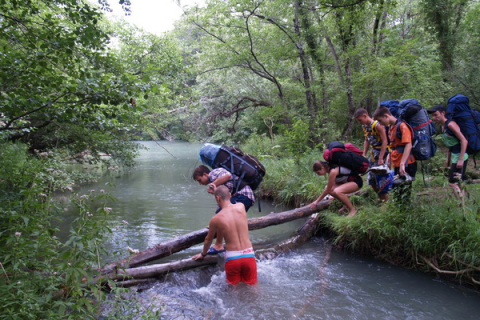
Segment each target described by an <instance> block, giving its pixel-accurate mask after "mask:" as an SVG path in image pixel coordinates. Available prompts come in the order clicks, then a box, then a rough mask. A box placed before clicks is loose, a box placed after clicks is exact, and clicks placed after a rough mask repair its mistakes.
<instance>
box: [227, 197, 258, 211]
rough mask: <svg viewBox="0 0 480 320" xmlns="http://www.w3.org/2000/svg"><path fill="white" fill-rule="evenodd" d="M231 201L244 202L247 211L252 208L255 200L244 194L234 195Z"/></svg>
mask: <svg viewBox="0 0 480 320" xmlns="http://www.w3.org/2000/svg"><path fill="white" fill-rule="evenodd" d="M230 202H231V203H233V204H235V203H237V202H241V203H243V205H244V206H245V211H248V209H250V207H251V206H252V204H253V201H252V200H250V199H249V198H247V197H246V196H244V195H243V194H236V195H234V196H233V197H232V198H230Z"/></svg>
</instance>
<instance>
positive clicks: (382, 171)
mask: <svg viewBox="0 0 480 320" xmlns="http://www.w3.org/2000/svg"><path fill="white" fill-rule="evenodd" d="M369 171H371V172H372V173H373V174H387V173H388V171H389V169H388V167H387V165H385V164H382V165H381V166H374V167H371V168H370V169H369Z"/></svg>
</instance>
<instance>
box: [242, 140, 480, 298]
mask: <svg viewBox="0 0 480 320" xmlns="http://www.w3.org/2000/svg"><path fill="white" fill-rule="evenodd" d="M244 150H245V151H246V152H249V153H253V154H255V155H258V156H259V158H260V159H261V161H262V163H263V164H264V165H265V167H266V168H267V176H266V177H265V180H264V182H263V183H262V194H263V195H264V196H268V197H271V198H273V199H274V200H275V201H276V202H280V203H284V204H289V205H294V206H296V207H298V206H302V205H306V204H308V203H310V202H312V201H313V200H314V199H315V198H316V197H318V195H319V194H320V193H321V191H322V190H323V188H324V186H325V184H326V182H327V181H326V178H325V177H319V176H317V175H315V174H314V173H313V172H312V169H311V167H312V163H313V162H314V161H315V160H323V157H322V154H321V152H320V151H318V150H306V151H304V152H303V153H302V154H292V153H291V152H290V151H289V150H288V149H287V148H285V147H284V143H283V141H282V140H281V139H278V140H277V141H275V142H271V141H269V140H264V139H261V138H259V137H255V138H252V139H251V141H249V142H248V143H246V144H245V145H244ZM444 160H445V155H444V154H443V153H441V152H440V153H439V154H437V155H436V157H435V158H434V159H432V160H431V161H430V163H429V164H430V167H431V168H437V167H440V166H441V164H443V163H444ZM425 169H426V166H425ZM476 170H477V169H474V168H470V167H469V170H468V171H469V172H471V173H473V174H477V172H478V171H476ZM419 171H420V170H419ZM425 171H426V170H425ZM429 172H430V173H429V174H428V175H426V176H425V178H426V180H425V181H424V180H423V176H422V174H421V172H419V173H418V174H417V180H416V181H415V182H414V191H413V196H412V201H411V206H410V208H409V209H408V210H401V209H399V208H398V207H397V206H395V204H394V203H393V202H392V201H389V202H387V203H384V204H382V205H378V204H376V200H377V196H376V194H375V193H374V192H373V190H372V189H371V188H370V187H369V186H368V185H367V184H366V183H365V184H364V187H363V188H362V190H364V191H368V192H367V194H366V195H364V196H352V197H351V200H352V202H353V204H354V206H355V207H356V208H357V209H358V213H357V215H356V216H354V217H352V218H346V217H345V216H343V215H340V214H338V213H337V211H338V209H339V208H340V206H341V205H340V203H339V202H338V201H334V202H333V204H332V206H330V208H329V210H327V211H325V212H322V215H323V217H324V219H322V226H321V227H322V228H326V229H328V230H330V231H331V233H332V234H333V241H334V242H335V243H337V244H339V245H341V246H342V247H343V248H345V249H347V250H351V251H354V252H357V253H362V254H368V255H373V256H374V257H376V258H379V259H382V260H385V261H388V262H390V263H392V264H395V265H400V266H403V267H407V268H411V269H417V270H422V271H426V272H436V273H438V274H439V275H441V276H444V277H454V278H455V279H457V280H459V281H460V282H462V283H464V284H467V285H469V286H471V287H474V288H476V289H480V209H479V208H478V207H479V204H478V200H477V199H479V198H480V184H465V185H464V186H463V188H464V189H465V190H466V191H467V194H468V196H467V197H465V199H464V201H463V202H462V201H460V200H457V199H455V197H454V195H453V192H452V189H451V188H450V186H449V185H448V181H447V178H446V177H445V175H444V173H443V172H442V171H441V170H429ZM364 179H365V178H364Z"/></svg>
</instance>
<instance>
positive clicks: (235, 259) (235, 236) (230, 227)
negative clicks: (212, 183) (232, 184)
mask: <svg viewBox="0 0 480 320" xmlns="http://www.w3.org/2000/svg"><path fill="white" fill-rule="evenodd" d="M214 196H215V201H216V202H217V204H218V205H219V206H220V208H221V210H220V211H219V212H218V214H216V215H214V216H213V218H212V219H211V220H210V224H209V229H208V234H207V236H206V237H205V242H204V244H203V250H202V252H201V253H199V254H197V255H195V256H193V257H192V259H193V260H201V259H203V258H204V257H205V256H206V255H207V251H208V250H209V248H210V245H211V244H212V241H213V237H214V236H215V233H217V234H223V235H224V238H225V249H226V250H227V251H226V252H225V274H226V276H227V282H228V283H230V284H234V285H235V284H238V283H239V282H240V281H242V282H245V283H247V284H256V283H257V262H256V260H255V254H254V251H253V248H252V243H251V242H250V238H249V235H248V220H247V212H246V211H245V207H244V206H243V205H242V204H240V203H237V204H233V203H231V201H230V197H231V195H230V191H229V190H228V188H227V187H226V186H219V187H217V188H216V190H215V192H214Z"/></svg>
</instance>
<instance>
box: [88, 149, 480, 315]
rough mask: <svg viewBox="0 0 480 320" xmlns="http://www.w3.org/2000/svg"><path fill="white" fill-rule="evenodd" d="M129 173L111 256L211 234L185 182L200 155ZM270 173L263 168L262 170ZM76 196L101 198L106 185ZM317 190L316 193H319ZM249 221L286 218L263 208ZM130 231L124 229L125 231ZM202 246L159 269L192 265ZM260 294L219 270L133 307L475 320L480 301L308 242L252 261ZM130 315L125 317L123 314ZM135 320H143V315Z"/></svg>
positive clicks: (181, 281) (283, 234)
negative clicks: (180, 262)
mask: <svg viewBox="0 0 480 320" xmlns="http://www.w3.org/2000/svg"><path fill="white" fill-rule="evenodd" d="M142 144H143V145H145V146H147V147H149V150H148V151H142V153H141V156H140V157H139V158H138V165H137V167H136V168H134V169H133V170H130V171H128V172H126V173H123V174H117V177H116V178H115V179H114V180H115V181H114V182H115V184H116V188H114V189H111V190H109V192H111V193H112V194H113V195H114V196H115V197H116V198H117V200H116V201H115V202H114V203H112V204H109V206H111V207H112V208H113V210H112V215H111V224H112V226H118V229H117V228H114V230H115V231H114V233H113V236H112V238H111V240H110V241H109V242H108V243H107V244H106V245H107V250H109V251H110V252H112V251H120V252H121V253H122V254H121V255H122V257H125V256H127V255H128V253H127V252H126V250H125V247H126V246H130V247H132V248H135V249H139V250H142V249H145V248H147V247H150V246H152V245H154V244H157V243H160V242H162V241H165V240H169V239H171V238H172V237H176V236H179V235H182V234H185V233H188V232H190V231H194V230H198V229H200V228H202V227H204V226H206V225H207V224H208V221H209V219H210V218H211V216H212V215H213V212H214V211H215V208H216V205H215V203H214V201H213V197H212V196H211V195H209V194H208V193H207V192H206V187H205V186H200V185H198V184H197V183H196V182H194V181H193V180H192V179H191V173H192V171H193V169H194V167H195V166H196V165H198V164H199V163H198V161H197V158H196V157H197V152H198V150H199V148H200V145H192V144H188V143H184V142H174V143H168V142H160V144H161V145H162V146H163V147H165V148H166V149H168V151H169V152H170V153H171V154H173V156H175V158H174V157H173V156H172V155H170V154H169V153H168V152H166V151H165V149H163V148H162V147H160V146H159V145H158V144H157V143H155V142H142ZM267 173H268V168H267ZM110 180H111V178H109V177H106V178H105V180H102V181H99V182H98V183H97V184H96V185H94V186H92V185H90V186H85V187H83V189H82V190H80V192H88V190H91V189H97V190H98V189H101V188H107V187H106V185H105V183H106V182H107V181H110ZM320 188H321V186H319V190H320ZM261 205H262V212H259V211H258V206H257V205H256V204H255V205H254V206H253V207H252V208H251V209H250V210H249V212H248V216H249V217H256V216H261V215H264V214H267V213H270V212H271V211H276V212H279V211H283V210H284V209H285V208H282V207H275V206H274V205H272V204H271V203H267V202H264V201H262V202H261ZM122 221H127V222H128V224H124V223H122ZM304 221H305V219H300V220H297V221H293V222H289V223H286V224H282V225H279V226H273V227H269V228H266V229H261V230H255V231H253V232H251V235H250V236H251V239H252V243H253V244H254V247H256V248H258V247H260V246H261V247H265V246H266V247H268V246H272V245H273V244H275V243H278V242H279V241H281V240H283V239H286V238H288V237H289V235H290V234H291V233H292V232H293V231H295V230H296V229H297V228H299V227H300V226H301V225H302V224H303V222H304ZM200 248H201V245H198V246H195V247H193V248H190V249H187V250H185V251H184V252H181V253H177V254H174V255H172V256H171V257H169V258H165V259H162V260H160V261H158V262H159V263H161V262H162V261H168V260H171V259H175V260H176V259H179V258H185V257H189V256H191V255H193V254H196V253H198V252H199V250H200ZM258 279H259V283H258V285H256V286H246V285H239V286H236V287H231V286H228V285H227V284H226V283H225V275H224V273H223V271H222V264H221V263H220V265H219V266H216V267H207V268H203V269H196V270H189V271H185V272H180V273H174V274H170V275H168V276H167V277H166V278H165V279H162V280H161V281H159V282H158V283H156V284H155V285H154V286H153V287H151V288H149V289H147V290H145V291H143V292H140V293H139V294H138V295H137V299H138V301H140V303H141V304H142V305H143V306H145V307H148V308H153V309H158V310H161V312H162V319H432V320H433V319H462V320H463V319H479V318H480V296H479V295H478V294H476V293H473V292H470V291H468V290H465V289H463V288H461V287H456V286H453V285H452V284H449V283H447V282H443V281H439V280H435V279H433V278H432V277H430V276H428V275H425V274H422V273H418V272H411V271H407V270H403V269H400V268H397V267H393V266H390V265H388V264H385V263H382V262H379V261H374V260H370V259H367V258H363V257H356V256H352V255H348V254H345V253H343V252H339V251H335V250H331V247H330V245H329V244H327V243H325V242H324V241H323V240H322V239H320V238H317V239H313V240H312V241H310V242H309V243H307V244H306V245H304V246H302V247H301V248H299V249H296V250H294V251H292V252H289V253H286V254H282V255H281V256H279V257H277V258H275V259H273V260H265V261H258ZM127 312H128V311H127ZM139 316H140V315H139Z"/></svg>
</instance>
